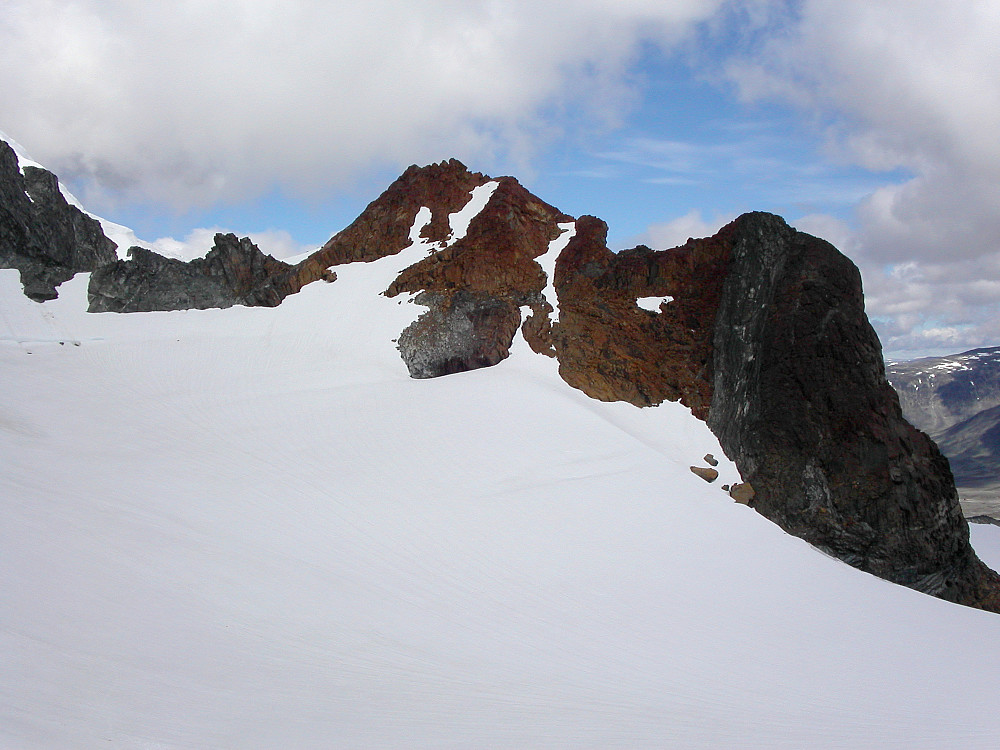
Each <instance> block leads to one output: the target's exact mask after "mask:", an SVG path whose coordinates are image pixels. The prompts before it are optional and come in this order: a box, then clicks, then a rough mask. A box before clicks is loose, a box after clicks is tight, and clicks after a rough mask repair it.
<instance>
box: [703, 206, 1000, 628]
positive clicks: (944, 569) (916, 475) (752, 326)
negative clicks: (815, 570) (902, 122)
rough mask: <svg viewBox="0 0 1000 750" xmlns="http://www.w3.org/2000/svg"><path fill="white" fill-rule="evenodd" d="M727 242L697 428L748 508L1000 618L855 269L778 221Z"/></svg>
mask: <svg viewBox="0 0 1000 750" xmlns="http://www.w3.org/2000/svg"><path fill="white" fill-rule="evenodd" d="M725 231H727V232H729V233H730V236H731V249H730V255H731V260H730V265H729V268H728V272H727V274H726V280H725V283H724V285H723V289H722V296H721V299H720V303H719V309H718V313H717V315H716V323H715V337H714V342H713V347H714V353H713V364H714V368H713V369H714V382H713V392H712V404H711V409H710V411H709V416H708V424H709V427H711V429H712V430H713V432H715V434H716V435H717V436H718V438H719V441H720V443H721V444H722V447H723V449H724V450H725V451H726V455H728V456H729V457H730V458H731V459H733V460H734V461H735V462H736V464H737V466H738V467H739V469H740V472H741V474H742V475H743V478H744V479H745V480H747V481H749V482H750V483H751V484H752V485H753V487H754V489H755V491H756V497H755V498H754V504H755V507H756V508H757V510H758V511H760V512H761V513H763V514H764V515H765V516H767V517H768V518H771V519H772V520H774V521H775V522H777V523H778V524H779V525H781V526H782V527H783V528H785V529H786V530H788V531H789V532H791V533H793V534H795V535H796V536H800V537H802V538H803V539H806V540H807V541H809V542H811V543H813V544H815V545H817V546H819V547H821V548H823V549H826V550H828V551H829V552H831V553H832V554H834V555H836V556H837V557H839V558H841V559H842V560H845V561H846V562H849V563H850V564H852V565H854V566H856V567H859V568H861V569H862V570H866V571H868V572H871V573H874V574H876V575H878V576H881V577H883V578H886V579H888V580H891V581H895V582H897V583H901V584H904V585H906V586H910V587H912V588H915V589H918V590H920V591H925V592H927V593H931V594H934V595H936V596H939V597H942V598H945V599H948V600H951V601H957V602H961V603H963V604H969V605H972V606H980V607H984V608H987V609H992V610H993V611H1000V577H998V576H997V575H996V574H995V573H994V572H993V571H991V570H989V569H988V568H986V567H985V566H984V565H983V564H982V563H981V562H980V561H979V560H978V558H977V557H976V556H975V553H974V552H973V551H972V548H971V546H970V545H969V541H968V526H967V525H966V522H965V520H964V519H963V518H962V513H961V510H960V508H959V504H958V498H957V495H956V492H955V487H954V482H953V480H952V476H951V471H950V470H949V467H948V462H947V460H946V459H945V458H944V457H943V456H942V455H941V453H940V452H939V451H938V449H937V447H936V446H935V445H934V443H933V442H932V441H931V440H930V439H929V438H928V437H927V436H926V435H924V434H923V433H921V432H920V431H918V430H916V429H915V428H913V427H912V426H911V425H910V424H909V423H908V422H907V421H906V420H905V419H904V418H903V416H902V412H901V410H900V407H899V401H898V399H897V397H896V394H895V392H894V391H893V390H892V388H891V386H889V384H888V383H887V382H886V379H885V370H884V367H883V362H882V356H881V346H880V345H879V341H878V338H877V336H876V335H875V332H874V331H873V330H872V328H871V326H870V325H869V323H868V319H867V317H866V316H865V314H864V301H863V298H862V292H861V278H860V274H859V273H858V270H857V268H856V267H855V266H854V264H853V263H851V262H850V260H848V259H847V258H846V257H844V256H843V255H842V254H840V253H839V252H838V251H837V250H836V249H835V248H834V247H833V246H832V245H830V244H829V243H827V242H824V241H823V240H820V239H817V238H815V237H811V236H809V235H806V234H803V233H801V232H796V231H794V230H793V229H791V228H789V227H788V226H787V225H786V224H785V223H784V222H783V221H782V220H781V219H780V218H778V217H776V216H771V215H768V214H747V215H745V216H742V217H740V218H739V219H737V221H736V222H734V224H733V225H730V227H728V228H727V230H725Z"/></svg>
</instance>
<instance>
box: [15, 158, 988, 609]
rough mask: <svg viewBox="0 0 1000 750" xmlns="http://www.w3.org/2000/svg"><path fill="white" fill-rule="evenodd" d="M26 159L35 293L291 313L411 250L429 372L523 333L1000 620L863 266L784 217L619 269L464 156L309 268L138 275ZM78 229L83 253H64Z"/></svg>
mask: <svg viewBox="0 0 1000 750" xmlns="http://www.w3.org/2000/svg"><path fill="white" fill-rule="evenodd" d="M10 163H11V160H10V156H9V155H6V156H5V154H4V152H3V150H2V149H0V168H2V169H3V170H4V173H3V177H2V179H0V197H2V198H3V200H4V203H3V206H2V213H0V262H3V261H4V259H6V262H7V264H8V265H13V267H17V268H22V266H19V265H16V263H21V264H22V265H23V266H25V267H26V268H28V278H29V279H30V280H31V284H33V285H35V286H33V287H32V288H38V286H37V285H38V284H42V283H45V284H48V283H50V281H51V280H52V279H55V278H61V277H60V276H59V275H58V274H66V273H68V274H69V275H68V276H65V278H69V276H71V275H72V272H75V271H72V272H71V269H72V268H75V267H77V266H79V265H81V264H82V263H83V261H80V260H79V259H80V258H84V259H85V260H87V259H89V260H88V262H90V263H91V265H92V267H91V268H90V269H88V270H92V271H93V273H92V276H91V284H90V305H91V307H90V309H91V310H112V311H121V312H127V311H140V310H163V309H180V308H187V307H224V306H228V305H234V304H242V305H258V306H273V305H277V304H279V303H280V302H281V301H282V300H283V299H284V297H286V296H287V295H289V294H293V293H295V292H298V291H299V290H300V289H301V288H302V287H303V286H304V285H306V284H309V283H312V282H314V281H317V280H319V279H323V280H325V281H335V280H336V269H337V268H338V267H341V266H345V265H346V264H351V263H364V262H372V261H376V260H378V259H381V258H385V257H387V256H392V255H396V254H398V253H400V252H401V251H402V250H404V249H407V248H410V249H411V250H412V251H416V252H417V253H418V257H417V260H416V261H415V262H411V263H410V265H408V266H407V267H405V268H403V270H402V271H400V272H398V273H397V271H398V268H399V266H397V267H396V268H395V269H394V270H393V271H392V275H391V276H390V277H389V278H386V279H385V287H384V289H383V294H385V295H387V296H390V297H396V296H400V295H403V294H409V295H412V301H413V302H415V303H417V304H418V305H421V306H423V307H425V308H426V311H424V312H423V313H422V314H421V315H420V316H419V317H417V319H416V320H415V321H413V322H412V323H411V324H410V325H409V326H407V327H406V328H405V329H404V330H402V331H400V333H399V337H398V340H397V341H398V349H399V352H400V355H401V356H402V359H403V361H404V362H405V364H406V367H407V368H408V370H409V372H410V374H411V375H412V376H413V377H418V378H426V377H436V376H439V375H447V374H450V373H455V372H460V371H463V370H470V369H475V368H478V367H486V366H491V365H495V364H497V363H498V362H500V361H501V360H503V359H504V358H505V357H507V356H508V354H509V352H510V348H511V345H512V342H513V339H514V337H515V336H516V335H517V333H518V331H520V332H521V333H522V335H523V337H524V339H525V341H526V342H527V343H528V344H529V345H530V347H531V349H533V350H534V351H535V352H537V353H539V354H542V355H548V356H553V357H555V358H556V359H557V360H558V366H559V373H560V375H561V376H562V378H563V379H564V380H565V381H566V382H567V383H568V384H569V385H571V386H573V387H575V388H578V389H579V390H581V391H583V392H584V393H586V394H588V395H589V396H591V397H593V398H597V399H602V400H606V401H626V402H629V403H631V404H634V405H636V406H655V405H657V404H660V403H662V402H663V401H667V400H670V401H677V400H679V401H680V402H681V403H683V404H685V405H686V406H688V407H689V408H690V409H691V411H692V412H693V413H694V414H695V415H696V416H698V417H699V418H701V419H704V420H706V421H707V424H708V426H709V427H710V428H711V429H712V431H713V432H714V433H715V435H716V436H717V437H718V439H719V442H720V444H721V445H722V447H723V449H724V450H725V452H726V455H727V456H728V457H729V458H730V459H731V460H733V461H734V462H735V463H736V465H737V467H738V468H739V470H740V473H741V475H742V479H743V483H742V484H741V485H739V486H740V488H741V492H740V495H739V496H740V498H741V499H743V500H744V501H749V500H750V498H751V497H753V502H754V503H755V507H756V508H757V510H758V511H760V512H761V513H762V514H764V515H765V516H767V517H768V518H770V519H772V520H773V521H775V522H776V523H778V524H780V525H781V526H782V527H783V528H785V529H786V530H788V531H789V532H791V533H793V534H796V535H798V536H801V537H803V538H805V539H807V540H808V541H810V542H811V543H813V544H815V545H817V546H819V547H821V548H823V549H825V550H827V551H828V552H830V553H831V554H834V555H836V556H837V557H839V558H841V559H842V560H845V561H846V562H848V563H850V564H852V565H855V566H856V567H859V568H861V569H862V570H866V571H869V572H872V573H875V574H876V575H879V576H882V577H883V578H886V579H888V580H891V581H895V582H898V583H901V584H904V585H907V586H911V587H913V588H916V589H919V590H921V591H925V592H927V593H930V594H934V595H936V596H940V597H943V598H946V599H949V600H952V601H957V602H961V603H963V604H968V605H971V606H978V607H983V608H987V609H992V610H994V611H1000V577H998V576H997V575H996V574H995V573H993V572H992V571H990V570H989V569H988V568H986V567H985V566H984V565H983V564H982V563H981V562H979V560H978V559H977V558H976V556H975V554H974V552H973V551H972V548H971V546H970V545H969V533H968V527H967V525H966V523H965V521H964V519H963V517H962V514H961V510H960V508H959V505H958V500H957V496H956V493H955V486H954V481H953V479H952V475H951V472H950V470H949V467H948V462H947V460H946V459H944V458H943V457H942V456H941V454H940V452H939V451H938V450H937V448H936V446H935V445H934V443H933V442H931V441H930V439H928V438H927V437H926V436H925V435H923V434H922V433H920V432H919V431H917V430H916V429H915V428H913V427H912V426H911V425H910V424H909V423H908V422H907V421H906V420H905V419H904V418H903V416H902V413H901V410H900V406H899V401H898V399H897V397H896V395H895V393H894V392H893V390H892V388H891V387H890V386H889V385H888V383H887V382H886V379H885V375H884V368H883V362H882V356H881V348H880V345H879V342H878V339H877V337H876V336H875V333H874V331H873V330H872V328H871V326H870V325H869V323H868V320H867V318H866V317H865V314H864V304H863V294H862V289H861V278H860V274H859V273H858V270H857V268H856V267H855V266H854V264H853V263H851V261H850V260H848V259H847V258H846V257H845V256H843V255H842V254H841V253H839V252H838V251H837V250H836V249H835V248H834V247H833V246H832V245H830V244H829V243H827V242H825V241H823V240H820V239H818V238H815V237H811V236H809V235H806V234H803V233H801V232H797V231H795V230H794V229H792V228H791V227H789V226H788V225H787V224H786V223H785V222H784V220H782V219H781V218H780V217H777V216H774V215H771V214H766V213H750V214H745V215H743V216H741V217H739V218H738V219H736V220H735V221H733V222H732V223H730V224H729V225H727V226H725V227H723V228H722V229H721V230H720V231H719V232H718V233H716V234H715V235H714V236H712V237H708V238H702V239H691V240H689V241H688V242H687V243H685V244H684V245H682V246H680V247H677V248H672V249H666V250H653V249H651V248H648V247H645V246H639V247H635V248H632V249H630V250H625V251H622V252H618V253H615V252H612V251H611V250H610V249H609V248H608V246H607V225H606V224H605V223H604V222H603V221H601V220H600V219H598V218H596V217H593V216H582V217H580V218H578V219H575V220H574V219H573V218H572V217H570V216H568V215H566V214H564V213H562V212H561V211H559V210H558V209H557V208H555V207H554V206H551V205H549V204H547V203H545V202H544V201H542V200H541V199H539V198H538V197H536V196H534V195H532V194H531V193H530V192H529V191H528V190H526V189H525V188H524V187H523V186H522V185H520V184H519V183H518V182H517V180H515V179H514V178H512V177H501V178H497V179H492V178H490V177H489V176H487V175H484V174H480V173H474V172H471V171H469V170H468V169H467V168H466V167H465V166H464V165H463V164H461V163H460V162H458V161H455V160H450V161H445V162H441V163H438V164H432V165H429V166H426V167H415V166H414V167H410V168H408V169H407V170H406V171H405V172H404V173H403V174H402V175H401V176H400V177H399V178H398V179H397V180H396V181H394V182H393V183H392V185H390V186H389V188H388V189H387V190H386V191H385V192H384V193H383V194H382V195H381V196H380V197H379V198H377V199H376V200H374V201H373V202H372V203H370V204H369V205H368V207H367V208H366V209H365V210H364V211H363V212H362V214H361V215H360V216H359V217H358V218H357V219H356V220H355V221H354V222H353V223H352V224H351V225H350V226H348V227H347V228H345V229H344V230H342V231H341V232H338V233H337V234H335V235H333V237H331V238H330V240H329V241H328V242H327V243H326V244H325V245H324V246H323V247H322V248H320V249H319V250H317V251H316V252H315V253H313V254H312V255H311V256H309V257H308V258H306V259H305V260H303V261H302V262H300V263H298V264H296V265H289V264H286V263H283V262H281V261H278V260H275V259H274V258H272V257H270V256H268V255H266V254H264V253H263V252H262V251H261V250H260V249H259V248H257V247H256V246H255V245H254V244H253V243H252V242H250V240H248V239H245V238H244V239H242V240H241V239H238V238H237V237H236V236H235V235H217V236H216V238H215V244H214V246H213V248H212V249H211V250H210V251H209V253H208V254H207V255H206V256H205V257H204V258H200V259H198V260H195V261H191V262H189V263H183V262H181V261H177V260H172V259H168V258H163V257H162V256H159V255H157V254H155V253H153V252H151V251H149V250H143V249H141V248H133V249H132V250H131V251H130V257H129V259H128V260H126V261H118V260H116V259H114V258H113V257H109V253H110V254H111V255H112V256H113V245H112V246H110V247H109V245H108V244H107V243H108V242H110V241H107V240H106V238H105V239H104V241H103V242H102V238H103V234H101V235H99V236H97V235H94V236H92V237H90V239H86V237H88V236H89V235H87V231H89V230H87V227H88V226H89V225H88V224H87V223H86V222H85V221H83V220H82V219H80V217H78V216H77V215H76V214H74V213H73V212H72V211H70V210H69V208H72V207H68V208H67V207H64V206H62V205H61V204H59V199H60V198H61V196H59V195H58V189H57V188H56V189H55V193H53V183H52V181H51V180H49V179H48V178H47V177H45V175H43V174H34V173H32V174H31V176H30V177H29V175H28V172H29V170H26V173H25V176H24V177H22V176H21V174H20V172H18V171H17V169H16V160H15V161H14V163H13V166H14V169H13V171H11V168H10ZM5 165H6V166H5ZM29 182H31V183H32V184H33V185H34V188H33V192H32V190H29V187H28V185H27V183H29ZM63 203H65V201H63ZM74 210H75V209H74ZM77 213H80V212H77ZM80 216H83V217H84V218H86V217H85V216H84V215H83V214H82V213H80ZM91 221H92V220H91ZM95 223H96V222H95ZM69 230H72V236H73V237H74V238H75V239H74V242H75V243H76V244H75V245H73V246H72V248H70V249H69V250H67V253H65V254H62V255H60V254H59V253H61V252H62V251H61V250H59V249H58V248H59V247H61V246H60V245H58V243H57V244H55V245H53V244H52V243H46V242H44V241H43V239H44V238H46V237H49V236H53V237H55V236H59V237H65V236H68V235H67V234H66V233H67V231H69ZM97 231H98V232H99V227H98V228H97ZM80 236H84V237H85V241H83V242H80V241H79V239H78V238H79V237H80ZM52 247H56V248H57V249H56V250H55V251H52V250H51V249H50V248H52ZM87 248H90V250H87ZM101 248H103V250H102V249H101ZM46 252H48V253H49V255H45V253H46ZM4 253H5V254H6V255H4ZM45 258H48V260H45ZM24 259H31V262H32V263H33V264H34V265H26V263H27V262H26V261H25V260H24ZM407 262H410V261H409V260H408V261H407ZM46 264H50V265H51V266H52V267H53V268H57V269H59V270H58V274H56V275H55V276H46V275H45V274H46V271H45V269H46V268H47V267H48V266H46ZM32 274H34V275H32ZM22 278H25V270H23V268H22ZM338 286H339V284H333V285H332V286H331V287H330V289H329V293H330V294H337V293H338V291H337V290H338ZM25 288H26V291H27V290H28V289H29V283H28V282H26V283H25ZM48 288H51V287H46V289H48ZM52 294H54V289H53V291H52Z"/></svg>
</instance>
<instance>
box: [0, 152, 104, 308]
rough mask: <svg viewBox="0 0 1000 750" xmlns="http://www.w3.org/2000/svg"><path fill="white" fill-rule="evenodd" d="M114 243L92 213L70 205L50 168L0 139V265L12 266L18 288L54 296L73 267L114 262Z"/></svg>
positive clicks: (80, 268) (31, 293)
mask: <svg viewBox="0 0 1000 750" xmlns="http://www.w3.org/2000/svg"><path fill="white" fill-rule="evenodd" d="M116 247H117V246H116V245H115V243H114V242H112V241H111V240H109V239H108V238H107V237H106V236H105V235H104V232H103V230H102V229H101V224H100V222H98V221H97V220H96V219H94V218H93V217H91V216H88V215H87V214H85V213H84V212H83V211H81V210H80V209H79V208H77V207H76V206H73V205H70V204H69V203H68V202H67V201H66V198H65V196H63V194H62V191H60V189H59V180H58V178H56V176H55V175H54V174H52V173H51V172H49V171H48V170H45V169H42V168H40V167H32V166H26V167H24V170H23V174H22V172H21V170H20V168H19V166H18V158H17V154H15V153H14V150H13V149H12V148H11V147H10V146H9V145H8V144H7V143H6V142H4V141H0V268H15V269H17V270H18V272H19V273H20V275H21V285H22V286H23V288H24V293H25V295H26V296H28V297H29V298H31V299H33V300H35V301H36V302H44V301H45V300H50V299H55V298H56V297H57V296H58V292H57V291H56V287H58V286H59V285H60V284H62V283H63V282H64V281H68V280H69V279H71V278H73V277H74V276H75V275H76V274H77V273H81V272H85V271H93V270H95V269H97V268H100V267H101V266H104V265H107V264H109V263H113V262H115V260H117V257H118V256H117V254H116V253H115V250H116Z"/></svg>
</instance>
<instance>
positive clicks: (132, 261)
mask: <svg viewBox="0 0 1000 750" xmlns="http://www.w3.org/2000/svg"><path fill="white" fill-rule="evenodd" d="M128 254H129V259H128V260H118V261H115V262H114V263H110V264H107V265H104V266H101V267H99V268H97V269H95V270H94V272H93V273H92V274H91V277H90V285H89V287H88V298H89V301H90V307H89V310H90V312H149V311H151V310H189V309H196V310H204V309H206V308H210V307H232V306H233V305H247V306H260V307H274V306H275V305H278V304H280V302H281V300H282V299H284V298H285V297H286V296H287V294H288V292H287V291H286V290H285V289H284V288H283V287H282V286H281V284H280V283H278V282H280V281H281V280H282V279H283V278H285V277H286V276H287V274H288V272H289V271H290V269H291V268H292V267H291V266H289V265H288V264H287V263H282V262H281V261H280V260H275V259H274V258H272V257H271V256H270V255H265V254H264V253H262V252H261V251H260V249H259V248H258V247H257V246H256V245H254V244H253V243H252V242H251V241H250V240H249V239H248V238H246V237H244V238H243V239H242V240H240V239H237V238H236V235H235V234H217V235H215V244H214V246H213V247H212V249H211V250H209V251H208V253H207V254H206V255H205V257H204V258H197V259H195V260H192V261H190V262H184V261H180V260H175V259H173V258H164V257H163V256H162V255H158V254H157V253H154V252H153V251H151V250H146V249H145V248H141V247H133V248H130V249H129V253H128ZM295 291H298V289H296V290H295Z"/></svg>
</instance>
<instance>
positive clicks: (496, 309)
mask: <svg viewBox="0 0 1000 750" xmlns="http://www.w3.org/2000/svg"><path fill="white" fill-rule="evenodd" d="M497 182H498V185H497V187H496V189H495V190H494V192H493V194H492V195H491V197H490V199H489V201H488V203H487V204H486V206H485V207H484V208H483V209H482V211H480V212H479V214H478V215H477V216H476V217H475V218H473V220H472V221H471V223H470V224H469V228H468V231H467V232H466V234H465V236H464V237H462V238H460V239H458V240H457V241H455V242H454V243H453V244H451V245H450V246H448V247H445V248H443V249H441V250H439V251H437V252H435V253H433V254H432V255H430V256H428V257H427V258H425V259H423V260H421V261H420V262H418V263H416V264H414V265H412V266H410V267H409V268H407V269H405V270H404V271H403V272H402V273H401V274H400V275H399V277H398V278H397V279H396V280H395V281H393V283H392V284H391V285H390V286H389V288H388V290H387V291H386V294H387V295H388V296H390V297H392V296H395V295H397V294H402V293H406V292H409V293H414V294H418V296H417V297H416V299H415V301H416V302H418V303H419V304H422V305H426V306H427V307H428V308H430V309H429V310H428V312H427V313H425V314H424V315H423V316H421V318H420V319H419V320H417V321H416V322H415V323H414V324H413V325H411V326H410V327H409V328H407V329H406V331H404V332H403V334H402V335H401V336H400V339H399V350H400V353H401V354H402V355H403V359H404V360H405V361H406V364H407V367H408V368H409V370H410V374H411V375H413V376H414V377H435V376H437V375H446V374H450V373H453V372H458V371H460V370H469V369H474V368H476V367H483V366H488V365H494V364H496V363H497V362H499V361H501V360H502V359H505V358H506V357H507V356H508V354H509V353H510V345H511V342H512V341H513V338H514V334H515V333H516V332H517V329H518V326H519V325H520V324H521V311H520V309H519V308H521V307H530V308H531V310H532V313H533V315H532V318H538V319H539V320H542V319H543V318H545V317H546V316H547V314H548V312H549V311H550V310H551V308H550V307H549V306H548V305H547V304H545V301H544V297H543V295H542V290H543V289H544V288H545V284H546V277H545V273H544V272H543V271H542V268H541V266H540V265H539V264H538V263H537V262H536V261H535V260H534V259H535V258H537V257H539V256H541V255H543V254H545V253H546V252H547V251H548V248H549V243H550V242H551V241H552V240H553V239H555V238H556V237H558V236H559V234H560V232H561V230H560V228H559V226H558V225H559V223H560V222H564V221H567V220H569V219H570V217H568V216H566V215H565V214H563V213H561V212H560V211H558V210H557V209H555V208H553V207H552V206H550V205H549V204H547V203H545V202H543V201H541V200H539V199H538V198H536V197H535V196H534V195H532V194H531V193H529V192H528V191H527V190H525V189H524V187H522V186H521V185H520V184H519V183H518V182H517V180H515V179H513V178H512V177H501V178H500V179H499V180H497ZM468 197H469V196H466V200H468ZM460 207H461V206H460ZM456 210H457V209H456Z"/></svg>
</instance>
